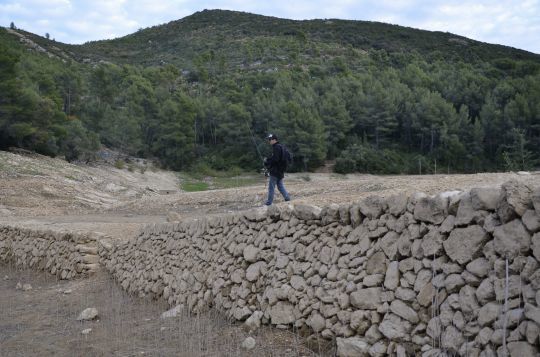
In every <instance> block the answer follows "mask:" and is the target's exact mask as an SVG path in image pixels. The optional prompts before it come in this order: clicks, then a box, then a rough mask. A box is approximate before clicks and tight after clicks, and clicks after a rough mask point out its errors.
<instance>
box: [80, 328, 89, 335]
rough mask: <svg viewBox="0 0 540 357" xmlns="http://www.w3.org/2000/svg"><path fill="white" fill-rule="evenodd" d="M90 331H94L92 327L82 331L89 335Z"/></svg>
mask: <svg viewBox="0 0 540 357" xmlns="http://www.w3.org/2000/svg"><path fill="white" fill-rule="evenodd" d="M90 332H92V329H91V328H86V329H84V330H82V331H81V333H82V334H83V335H88V334H89V333H90Z"/></svg>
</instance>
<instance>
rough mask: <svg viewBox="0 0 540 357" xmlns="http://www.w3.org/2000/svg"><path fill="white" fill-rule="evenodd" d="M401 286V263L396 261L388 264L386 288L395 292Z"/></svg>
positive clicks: (385, 280)
mask: <svg viewBox="0 0 540 357" xmlns="http://www.w3.org/2000/svg"><path fill="white" fill-rule="evenodd" d="M398 286H399V262H397V261H394V262H391V263H390V264H388V268H387V269H386V276H385V279H384V287H385V288H386V289H388V290H395V289H396V288H397V287H398Z"/></svg>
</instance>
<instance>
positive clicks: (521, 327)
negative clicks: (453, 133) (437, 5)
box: [100, 181, 540, 356]
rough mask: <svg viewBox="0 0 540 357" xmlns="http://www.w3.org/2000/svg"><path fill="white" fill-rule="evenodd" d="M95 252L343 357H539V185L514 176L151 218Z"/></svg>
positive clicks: (156, 289) (168, 291) (142, 279)
mask: <svg viewBox="0 0 540 357" xmlns="http://www.w3.org/2000/svg"><path fill="white" fill-rule="evenodd" d="M100 256H101V259H102V263H103V264H104V265H105V266H106V268H107V269H108V270H109V271H110V272H111V273H112V274H113V275H114V276H115V277H116V279H117V280H118V281H119V282H120V283H121V285H122V286H123V288H124V289H126V290H127V291H130V292H132V293H135V294H139V295H143V296H153V297H156V298H158V297H163V298H165V299H167V300H168V302H169V303H170V304H171V305H179V308H181V307H182V306H183V307H184V308H186V309H190V310H192V311H198V310H202V309H205V308H207V307H209V306H213V307H214V308H217V309H220V310H222V311H224V312H225V313H226V314H228V315H229V316H231V317H233V318H235V319H236V320H245V323H246V325H247V326H248V327H249V328H256V327H257V326H259V325H260V324H261V323H263V324H272V325H275V326H277V327H279V328H288V327H292V326H294V327H296V328H297V329H299V330H300V331H303V332H305V333H306V334H309V335H311V337H310V338H314V336H322V337H324V338H328V339H334V338H335V339H336V342H337V348H338V354H339V355H341V356H368V355H370V356H383V355H397V356H416V355H422V356H445V355H461V356H495V355H498V356H501V355H509V356H538V355H539V354H540V349H539V331H540V291H539V288H540V267H539V264H540V263H539V261H540V190H539V189H532V188H530V187H527V186H525V185H523V184H521V183H519V182H515V181H512V182H508V183H506V184H504V185H503V186H502V187H498V188H477V189H472V190H471V191H469V192H458V191H456V192H446V193H443V194H440V195H437V196H434V197H428V196H426V195H423V194H415V195H412V196H411V197H407V196H405V195H398V196H393V197H389V198H381V197H375V196H374V197H369V198H367V199H365V200H363V201H361V202H356V203H354V204H344V205H330V206H327V207H324V208H322V209H321V208H318V207H313V206H307V205H295V206H290V205H289V206H282V207H277V206H270V207H269V208H268V209H266V208H264V209H257V210H252V211H248V212H243V213H236V214H228V215H222V216H212V217H205V218H202V219H198V220H186V221H183V222H179V223H170V224H162V225H154V226H149V227H146V228H145V229H143V230H142V231H141V232H140V234H139V235H138V236H137V237H135V238H134V239H132V240H130V241H127V242H124V243H121V244H119V245H113V244H109V243H107V244H101V245H100Z"/></svg>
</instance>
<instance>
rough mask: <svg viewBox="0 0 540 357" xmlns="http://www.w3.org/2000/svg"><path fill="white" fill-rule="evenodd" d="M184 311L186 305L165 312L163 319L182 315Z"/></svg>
mask: <svg viewBox="0 0 540 357" xmlns="http://www.w3.org/2000/svg"><path fill="white" fill-rule="evenodd" d="M183 310H184V305H176V306H175V307H173V308H172V309H170V310H167V311H165V312H164V313H162V314H161V318H162V319H166V318H169V317H176V316H177V315H178V314H179V313H181V312H182V311H183Z"/></svg>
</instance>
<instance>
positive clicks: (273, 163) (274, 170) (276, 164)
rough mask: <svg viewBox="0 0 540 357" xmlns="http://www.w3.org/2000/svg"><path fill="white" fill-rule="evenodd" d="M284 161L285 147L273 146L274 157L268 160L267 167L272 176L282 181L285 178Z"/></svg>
mask: <svg viewBox="0 0 540 357" xmlns="http://www.w3.org/2000/svg"><path fill="white" fill-rule="evenodd" d="M284 161H285V160H283V146H282V145H281V144H280V143H275V144H274V145H272V156H270V157H269V158H268V159H266V167H267V168H268V171H269V172H270V176H275V177H277V178H278V179H282V178H283V177H284V176H285V164H284Z"/></svg>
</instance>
